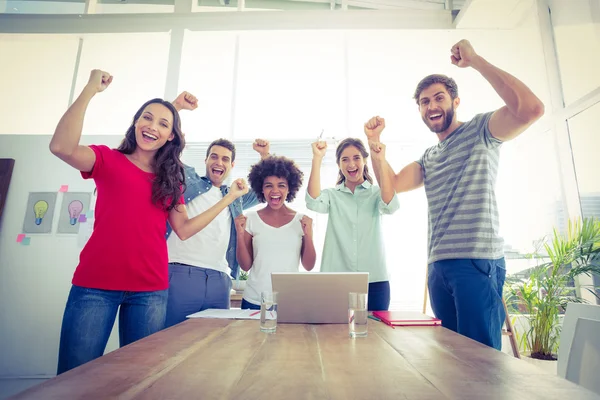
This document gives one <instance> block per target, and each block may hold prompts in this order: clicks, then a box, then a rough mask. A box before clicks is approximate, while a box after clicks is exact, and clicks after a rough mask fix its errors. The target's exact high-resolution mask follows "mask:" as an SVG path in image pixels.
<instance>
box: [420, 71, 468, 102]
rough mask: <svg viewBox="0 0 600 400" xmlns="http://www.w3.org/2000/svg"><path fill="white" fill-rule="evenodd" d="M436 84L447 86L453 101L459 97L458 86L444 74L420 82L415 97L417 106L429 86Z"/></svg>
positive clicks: (430, 76)
mask: <svg viewBox="0 0 600 400" xmlns="http://www.w3.org/2000/svg"><path fill="white" fill-rule="evenodd" d="M436 83H441V84H443V85H444V86H446V90H447V91H448V93H449V94H450V97H451V98H452V100H454V99H455V98H457V97H458V85H457V84H456V81H455V80H454V79H452V78H450V77H449V76H446V75H442V74H433V75H428V76H426V77H425V78H423V79H421V82H419V84H418V85H417V88H416V89H415V93H414V95H413V99H414V100H415V101H416V102H417V104H419V96H421V92H422V91H423V90H425V89H427V88H428V87H429V86H431V85H435V84H436Z"/></svg>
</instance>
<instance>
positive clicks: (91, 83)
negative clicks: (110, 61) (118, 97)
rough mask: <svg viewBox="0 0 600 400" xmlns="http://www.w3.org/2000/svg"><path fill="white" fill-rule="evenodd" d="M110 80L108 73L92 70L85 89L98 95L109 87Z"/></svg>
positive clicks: (110, 76)
mask: <svg viewBox="0 0 600 400" xmlns="http://www.w3.org/2000/svg"><path fill="white" fill-rule="evenodd" d="M112 80H113V77H112V75H111V74H109V73H108V72H106V71H102V70H99V69H93V70H92V72H90V79H89V80H88V83H87V85H86V87H89V88H91V89H93V90H94V91H95V92H96V93H100V92H102V91H103V90H104V89H106V88H107V87H108V86H109V85H110V83H111V82H112Z"/></svg>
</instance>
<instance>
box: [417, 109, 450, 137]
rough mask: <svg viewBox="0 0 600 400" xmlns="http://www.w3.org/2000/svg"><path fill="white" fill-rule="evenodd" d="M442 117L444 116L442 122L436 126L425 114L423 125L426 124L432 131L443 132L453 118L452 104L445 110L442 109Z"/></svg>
mask: <svg viewBox="0 0 600 400" xmlns="http://www.w3.org/2000/svg"><path fill="white" fill-rule="evenodd" d="M442 118H444V123H443V124H442V125H439V126H438V127H435V126H433V123H432V121H430V120H429V117H427V116H425V117H424V118H423V122H425V125H427V127H428V128H429V130H430V131H431V132H433V133H442V132H445V131H446V130H447V129H448V128H449V127H450V125H451V124H452V120H453V119H454V106H451V107H450V108H448V109H447V110H443V115H442Z"/></svg>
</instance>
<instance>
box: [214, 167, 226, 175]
mask: <svg viewBox="0 0 600 400" xmlns="http://www.w3.org/2000/svg"><path fill="white" fill-rule="evenodd" d="M211 171H212V173H213V174H214V175H215V176H219V177H221V176H223V174H224V173H225V170H224V169H223V168H219V167H214V168H212V169H211Z"/></svg>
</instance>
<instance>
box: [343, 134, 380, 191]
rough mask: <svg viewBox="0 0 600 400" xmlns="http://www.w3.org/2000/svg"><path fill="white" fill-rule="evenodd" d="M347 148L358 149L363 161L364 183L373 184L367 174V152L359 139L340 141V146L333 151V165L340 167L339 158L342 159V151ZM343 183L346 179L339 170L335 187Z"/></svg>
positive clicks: (369, 175)
mask: <svg viewBox="0 0 600 400" xmlns="http://www.w3.org/2000/svg"><path fill="white" fill-rule="evenodd" d="M349 146H354V147H356V148H357V149H358V151H359V153H360V155H361V156H362V157H363V158H364V159H365V167H364V169H363V178H365V180H366V181H369V183H373V178H372V177H371V174H370V173H369V167H368V166H367V158H368V157H369V152H368V151H367V149H366V148H365V145H364V144H363V142H362V141H361V140H360V139H354V138H346V139H344V140H342V141H341V142H340V144H338V146H337V148H336V149H335V163H336V164H337V165H340V158H342V153H343V152H344V150H346V147H349ZM345 181H346V177H345V176H344V174H343V173H342V170H341V169H340V170H339V171H338V179H337V182H336V185H339V184H341V183H344V182H345Z"/></svg>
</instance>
